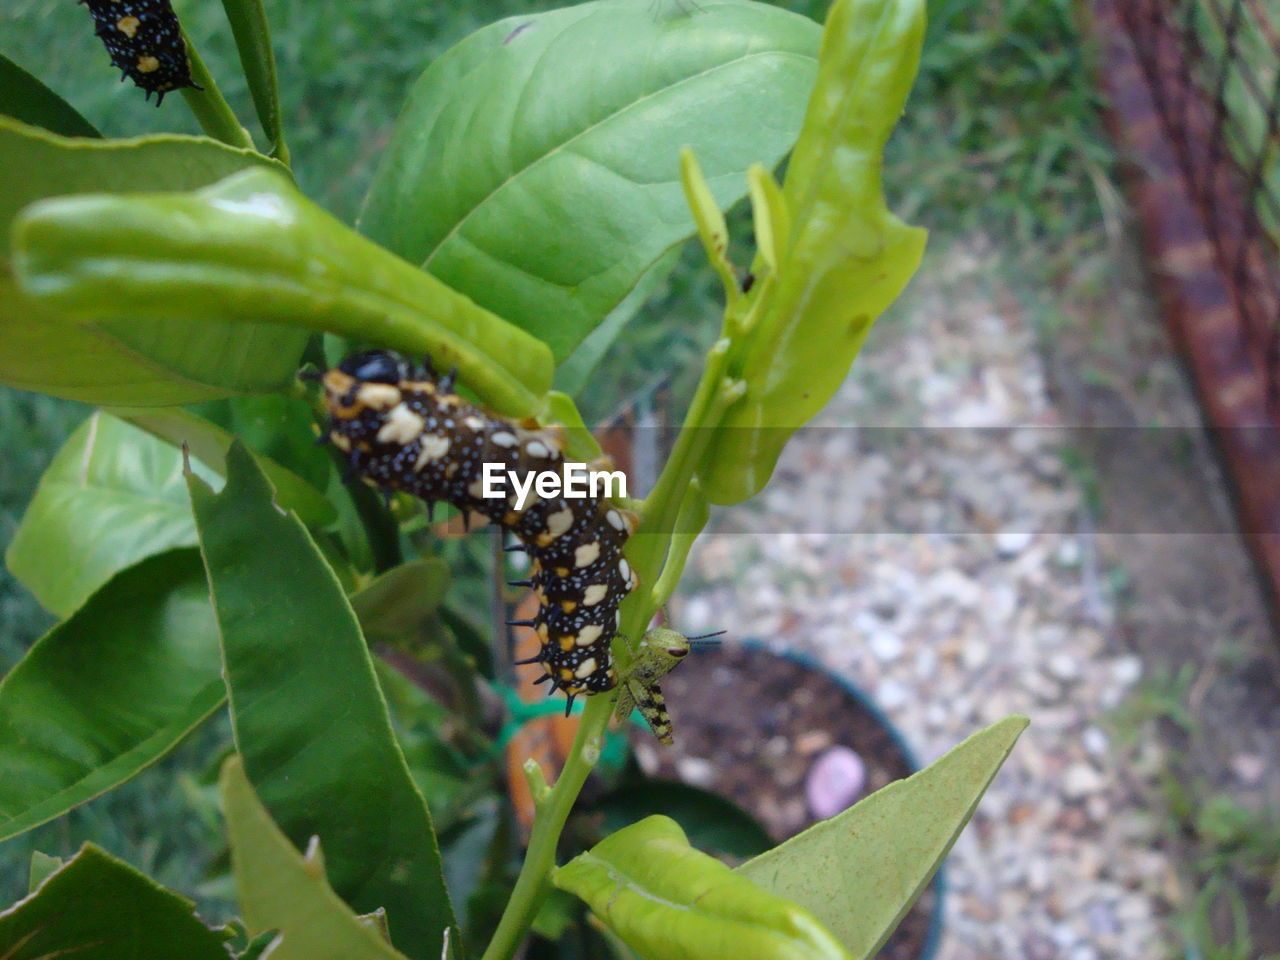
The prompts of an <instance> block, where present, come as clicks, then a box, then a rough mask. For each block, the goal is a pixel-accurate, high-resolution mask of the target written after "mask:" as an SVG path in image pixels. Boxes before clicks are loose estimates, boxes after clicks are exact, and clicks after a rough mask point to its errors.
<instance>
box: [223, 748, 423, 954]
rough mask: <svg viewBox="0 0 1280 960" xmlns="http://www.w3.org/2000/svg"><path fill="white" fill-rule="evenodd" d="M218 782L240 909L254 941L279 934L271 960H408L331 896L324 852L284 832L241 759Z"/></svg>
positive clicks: (231, 762) (234, 759)
mask: <svg viewBox="0 0 1280 960" xmlns="http://www.w3.org/2000/svg"><path fill="white" fill-rule="evenodd" d="M221 785H222V808H223V813H224V815H225V816H226V818H227V833H228V835H229V837H230V841H231V865H232V868H233V870H234V872H235V877H236V890H237V892H238V894H239V899H240V912H241V914H242V915H243V917H244V922H245V926H246V927H247V928H248V930H249V935H250V936H253V937H256V936H258V935H260V934H263V933H266V932H268V931H272V930H275V931H278V939H279V942H278V943H276V944H275V946H274V947H272V949H271V953H270V956H271V957H272V958H273V960H406V958H405V955H404V954H402V953H400V952H399V951H397V950H396V949H395V948H394V947H392V946H391V945H390V944H389V943H387V941H386V940H385V939H384V938H383V937H382V936H381V934H380V933H379V931H378V929H377V927H376V926H375V925H372V924H368V923H365V922H363V921H362V919H361V918H360V917H357V916H356V915H355V913H353V912H352V910H351V908H350V907H348V906H347V905H346V904H345V903H343V902H342V898H341V897H339V896H338V895H337V894H336V893H334V892H333V889H332V888H331V887H330V886H329V883H328V880H327V879H326V878H325V871H324V865H323V858H322V857H320V856H319V855H318V850H319V848H314V849H315V850H316V854H317V855H315V856H311V857H309V858H304V857H303V856H302V854H300V853H299V852H298V851H297V850H296V849H295V848H294V846H293V844H291V843H290V842H289V838H288V837H286V836H285V835H284V834H283V833H281V832H280V828H279V827H277V826H276V825H275V824H274V823H273V822H272V820H271V816H270V814H268V813H267V811H266V810H265V809H264V808H263V806H262V803H261V802H260V801H259V800H258V797H257V796H256V795H255V794H254V791H253V787H252V786H251V785H250V784H249V780H248V779H247V778H246V777H245V774H244V768H243V766H242V764H241V761H240V758H239V757H230V758H228V760H227V761H226V763H224V764H223V765H222V777H221ZM427 955H428V954H426V953H424V954H423V956H427ZM433 960H434V958H433Z"/></svg>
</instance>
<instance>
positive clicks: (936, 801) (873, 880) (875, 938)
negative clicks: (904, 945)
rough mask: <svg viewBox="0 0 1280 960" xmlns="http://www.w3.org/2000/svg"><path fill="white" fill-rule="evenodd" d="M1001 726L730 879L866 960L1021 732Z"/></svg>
mask: <svg viewBox="0 0 1280 960" xmlns="http://www.w3.org/2000/svg"><path fill="white" fill-rule="evenodd" d="M1026 726H1027V719H1026V717H1019V716H1013V717H1006V718H1005V719H1004V720H1001V721H999V722H998V723H995V724H992V725H991V726H990V727H988V728H987V729H986V730H983V731H982V732H981V733H977V734H974V735H973V736H972V737H970V738H969V739H968V740H966V741H965V742H964V743H962V744H960V745H959V746H958V747H956V748H955V749H953V750H952V751H951V752H950V753H948V754H947V755H946V756H944V757H942V758H941V759H939V760H937V761H935V762H934V763H932V764H930V765H929V766H928V767H927V768H926V769H924V770H922V771H920V772H919V773H917V774H915V775H914V776H911V777H908V778H907V779H906V780H899V781H897V782H896V783H891V784H889V785H888V786H887V787H885V788H883V789H882V790H878V791H876V792H875V793H873V794H872V795H871V796H869V797H867V798H866V799H865V800H863V801H861V802H860V803H858V804H857V805H856V806H854V807H851V808H850V809H848V810H846V811H845V812H844V813H841V814H839V815H837V816H835V817H832V818H831V819H830V820H824V821H823V822H821V823H819V824H816V825H814V826H812V827H810V828H809V829H808V830H806V831H805V832H804V833H802V834H800V835H799V836H795V837H792V838H791V839H790V840H788V841H787V842H786V843H783V844H781V845H780V846H778V847H775V848H774V849H772V850H770V851H769V852H768V853H765V854H762V855H761V856H759V857H756V858H755V859H754V860H751V861H749V862H747V863H744V864H743V865H742V866H740V867H739V868H738V870H737V872H738V873H739V874H741V875H742V876H744V877H746V878H748V879H750V880H753V881H755V882H756V883H758V884H759V885H760V886H761V887H763V888H764V889H766V890H769V891H771V892H773V893H775V894H777V895H778V896H781V897H786V898H787V899H789V900H793V901H795V902H796V903H798V904H800V905H801V906H803V907H806V908H808V909H809V910H811V911H813V914H814V915H815V916H816V917H817V918H818V919H819V920H821V921H822V922H823V923H825V924H826V925H827V927H828V929H830V930H831V932H832V933H834V934H835V935H836V936H837V937H839V938H840V942H841V943H843V944H844V945H845V947H846V948H848V950H849V952H850V953H851V954H853V956H854V957H857V958H863V957H871V956H873V955H874V954H875V952H876V951H877V950H878V949H879V948H880V946H881V945H882V944H883V943H884V942H885V940H886V939H888V937H889V934H891V933H892V932H893V930H894V928H895V927H896V926H897V925H898V922H899V921H900V920H901V919H902V917H903V916H904V915H905V914H906V912H907V910H909V909H910V908H911V905H912V904H913V903H915V901H916V898H917V897H918V896H919V895H920V892H921V891H922V890H923V889H924V888H925V885H926V884H928V882H929V881H930V879H932V877H933V875H934V873H935V872H937V869H938V867H939V865H940V864H941V863H942V861H943V858H945V857H946V855H947V852H948V851H949V850H950V849H951V845H952V844H953V843H955V840H956V837H958V836H959V835H960V831H961V830H962V829H964V825H965V824H966V823H968V822H969V818H970V817H971V816H972V815H973V811H974V810H975V809H976V808H977V806H978V801H979V800H980V799H981V798H982V794H983V793H984V792H985V791H986V789H987V786H988V784H990V783H991V780H992V778H993V777H994V776H995V775H996V771H997V770H999V769H1000V765H1001V764H1002V763H1004V760H1005V758H1006V757H1007V756H1008V755H1009V751H1010V750H1012V749H1013V745H1014V743H1015V742H1016V741H1017V739H1018V735H1019V734H1021V733H1022V731H1023V730H1025V729H1026Z"/></svg>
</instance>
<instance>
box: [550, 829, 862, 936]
mask: <svg viewBox="0 0 1280 960" xmlns="http://www.w3.org/2000/svg"><path fill="white" fill-rule="evenodd" d="M552 879H553V881H554V882H555V885H556V886H557V887H560V888H561V889H562V890H568V891H569V892H570V893H574V894H577V895H578V896H579V897H581V898H582V899H583V900H585V901H586V903H587V905H588V906H590V907H591V909H592V910H593V911H595V914H596V916H598V917H599V918H600V919H601V920H602V921H604V923H605V924H606V925H607V926H608V927H609V929H611V930H612V931H613V932H614V933H616V934H617V935H618V936H619V937H620V938H621V939H622V940H623V942H625V943H626V944H627V945H628V946H630V947H631V948H633V949H634V950H635V951H636V952H637V953H639V954H640V955H641V956H644V957H654V958H659V957H660V958H662V960H742V958H743V957H744V956H750V957H752V958H753V960H825V958H832V960H834V958H847V957H848V954H847V953H846V952H845V951H844V949H843V948H842V947H841V946H840V944H839V943H838V942H837V941H836V939H835V938H834V937H832V936H831V934H830V933H828V932H827V931H826V930H825V929H823V927H822V924H820V923H819V922H818V921H817V920H815V919H814V917H813V916H812V915H811V914H810V913H809V912H808V911H807V910H805V909H804V908H802V907H798V906H796V905H795V904H793V903H788V902H787V901H786V900H783V899H782V898H781V897H779V896H776V895H774V894H772V893H769V892H767V891H765V890H763V889H761V888H760V887H759V886H757V885H756V884H754V883H752V882H751V881H750V880H747V879H745V878H744V877H741V876H739V875H737V874H735V873H734V872H733V871H731V870H730V869H729V868H728V867H726V866H725V865H724V864H723V863H721V862H720V861H719V860H717V859H715V858H714V857H709V856H707V855H706V854H705V853H701V852H699V851H697V850H695V849H693V847H691V846H689V841H688V839H687V838H686V837H685V835H684V831H683V830H681V829H680V825H679V824H678V823H676V822H675V821H674V820H672V819H670V818H669V817H662V816H653V817H648V818H647V819H644V820H641V821H640V822H639V823H636V824H633V825H631V826H629V827H626V828H624V829H622V830H619V831H618V832H617V833H615V834H613V835H611V836H609V837H606V838H605V839H604V840H602V841H600V842H599V843H598V844H596V845H595V846H594V847H592V848H591V849H590V850H589V851H587V852H586V853H582V854H579V855H578V856H576V857H574V858H573V859H572V860H570V861H569V862H568V863H566V864H565V865H564V866H563V867H560V868H558V869H557V870H556V871H555V873H554V874H553V875H552Z"/></svg>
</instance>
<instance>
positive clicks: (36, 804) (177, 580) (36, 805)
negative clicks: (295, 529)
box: [0, 550, 225, 956]
mask: <svg viewBox="0 0 1280 960" xmlns="http://www.w3.org/2000/svg"><path fill="white" fill-rule="evenodd" d="M220 669H221V665H220V662H219V657H218V639H217V631H216V627H215V625H214V622H213V614H212V611H211V610H210V608H209V595H208V590H207V588H206V586H205V582H204V576H203V573H202V571H201V569H200V559H199V557H198V556H197V554H196V552H195V551H194V550H178V551H173V552H170V553H165V554H161V555H160V556H157V557H152V558H151V559H149V560H146V561H144V562H143V563H140V564H138V565H137V566H135V567H131V568H129V569H128V570H125V571H124V572H123V573H121V574H119V575H118V576H116V577H115V578H114V579H112V580H111V582H110V583H108V584H107V585H106V586H105V587H103V588H102V589H101V590H100V591H99V592H98V593H96V594H95V595H94V596H93V597H92V598H91V599H90V600H89V602H88V603H86V604H85V605H84V606H83V607H82V608H81V609H80V610H79V611H77V613H76V614H75V615H74V616H73V617H71V619H69V620H67V621H65V622H63V623H61V624H59V625H58V626H56V627H54V628H53V629H52V630H51V631H49V632H48V633H47V634H45V635H44V636H43V637H41V638H40V639H39V640H38V641H36V643H35V645H34V646H32V648H31V649H30V650H28V651H27V654H26V656H24V657H23V658H22V660H21V661H19V663H18V665H17V666H15V667H14V668H13V669H12V670H11V671H9V674H8V675H7V676H6V677H5V678H4V680H3V682H0V770H3V771H4V776H3V777H0V839H5V838H8V837H12V836H14V835H15V834H18V833H21V832H22V831H24V830H29V829H31V828H32V827H34V826H38V825H39V824H41V823H44V822H45V821H46V820H51V819H53V818H54V817H56V816H59V815H61V814H63V813H65V812H66V811H68V810H70V809H71V808H72V807H75V806H78V805H79V804H81V803H84V802H85V801H87V800H91V799H93V798H94V797H96V796H98V795H99V794H101V793H104V792H106V791H107V790H110V789H111V788H112V787H115V786H118V785H119V784H121V783H123V782H124V781H126V780H128V779H129V778H130V777H132V776H133V775H134V774H136V773H138V772H139V771H141V770H143V769H145V768H146V767H147V766H149V765H150V764H152V763H154V762H155V761H156V760H158V759H160V758H161V757H162V756H164V755H165V754H166V753H168V752H169V750H171V749H172V748H173V747H174V746H176V745H177V744H178V743H179V742H180V741H181V740H182V738H183V737H185V736H186V735H187V733H189V732H190V731H191V730H192V729H194V728H195V727H196V725H198V724H199V723H200V721H201V720H203V719H204V718H205V717H207V716H208V715H209V714H210V713H212V712H213V711H214V710H216V709H217V707H218V705H219V704H221V703H222V699H223V696H224V695H225V691H224V690H223V688H222V682H221V677H220ZM0 956H3V954H2V953H0Z"/></svg>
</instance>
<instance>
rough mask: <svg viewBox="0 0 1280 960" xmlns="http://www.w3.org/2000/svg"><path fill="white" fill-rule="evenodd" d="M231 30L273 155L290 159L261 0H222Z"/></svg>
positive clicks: (273, 57)
mask: <svg viewBox="0 0 1280 960" xmlns="http://www.w3.org/2000/svg"><path fill="white" fill-rule="evenodd" d="M222 9H223V10H225V11H226V13H227V22H228V23H230V24H231V33H232V35H233V36H234V37H235V38H236V49H237V50H238V51H239V52H240V66H241V67H242V68H243V69H244V76H245V79H246V80H248V81H249V93H250V95H251V96H252V97H253V108H254V110H256V111H257V113H258V121H259V122H260V123H261V124H262V130H263V132H264V133H266V135H267V140H268V141H269V142H270V143H271V155H272V156H273V157H276V158H277V159H279V160H281V161H283V162H284V163H288V162H289V148H288V147H287V146H285V142H284V130H283V129H282V126H281V123H282V121H281V117H280V86H279V83H278V81H277V79H276V55H275V52H274V51H273V50H272V49H271V28H270V26H269V25H268V23H267V12H266V10H264V9H263V8H262V0H222Z"/></svg>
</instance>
